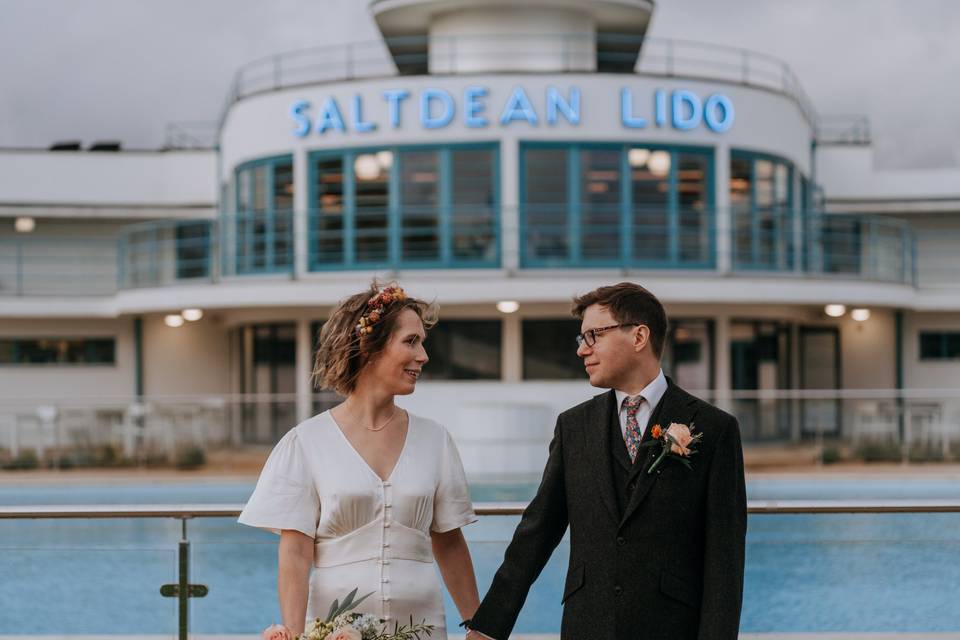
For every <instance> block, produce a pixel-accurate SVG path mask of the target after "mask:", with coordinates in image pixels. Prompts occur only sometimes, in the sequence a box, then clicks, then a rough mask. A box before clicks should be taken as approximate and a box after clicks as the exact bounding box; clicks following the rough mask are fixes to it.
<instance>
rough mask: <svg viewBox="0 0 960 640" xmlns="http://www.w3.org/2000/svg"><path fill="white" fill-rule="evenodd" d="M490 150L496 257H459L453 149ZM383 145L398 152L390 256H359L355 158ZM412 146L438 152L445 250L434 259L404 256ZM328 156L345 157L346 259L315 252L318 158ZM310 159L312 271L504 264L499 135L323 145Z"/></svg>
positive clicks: (390, 195) (390, 207)
mask: <svg viewBox="0 0 960 640" xmlns="http://www.w3.org/2000/svg"><path fill="white" fill-rule="evenodd" d="M471 149H477V150H486V151H490V153H491V167H490V171H491V179H492V185H491V188H492V190H493V204H492V205H491V208H492V214H493V215H492V220H491V223H490V232H491V233H492V236H493V243H494V247H493V249H494V251H493V256H492V257H491V258H480V259H473V260H471V259H458V258H456V256H455V255H454V251H453V239H454V235H455V231H456V229H455V225H454V224H453V223H452V219H453V214H454V213H455V210H456V205H455V204H454V203H453V153H454V152H456V151H461V150H471ZM378 151H390V152H391V153H392V154H393V162H392V163H391V166H390V173H389V175H388V183H389V188H388V193H387V198H388V202H387V246H388V251H387V257H386V259H385V260H383V261H370V262H366V261H365V262H358V261H357V256H356V251H355V242H356V235H357V227H356V212H357V205H356V188H355V187H356V181H355V176H354V168H353V163H354V160H355V159H356V157H357V155H360V154H365V153H376V152H378ZM408 151H435V152H437V154H438V171H439V173H440V176H439V182H438V188H439V204H438V208H437V211H438V218H439V219H438V227H437V233H438V235H439V237H440V254H439V257H438V258H437V259H435V260H405V259H404V258H403V237H404V236H403V234H404V231H405V230H404V227H403V211H402V208H403V205H402V201H401V188H402V185H401V179H402V163H403V157H402V156H403V153H404V152H408ZM324 158H342V159H343V175H344V185H343V189H344V194H343V207H344V214H343V215H344V221H343V228H344V235H343V243H344V249H343V250H344V259H343V260H342V261H341V262H339V263H328V262H320V261H319V260H318V259H317V257H316V252H315V247H316V243H317V235H316V229H317V225H316V216H317V215H318V211H319V207H318V206H317V190H316V180H317V171H316V164H317V161H318V160H322V159H324ZM307 165H308V171H307V173H308V180H309V184H308V190H307V198H308V230H309V235H308V241H309V246H308V254H307V255H308V269H309V270H310V271H311V272H317V271H345V270H361V269H364V270H365V269H371V270H377V269H489V268H499V267H500V265H501V255H502V235H503V234H502V229H501V220H502V217H501V214H500V202H501V194H500V144H499V142H497V141H491V142H471V143H457V144H448V145H438V144H424V145H392V146H389V145H388V146H383V145H374V146H364V147H350V148H340V149H318V150H315V151H311V152H310V153H309V154H308V155H307Z"/></svg>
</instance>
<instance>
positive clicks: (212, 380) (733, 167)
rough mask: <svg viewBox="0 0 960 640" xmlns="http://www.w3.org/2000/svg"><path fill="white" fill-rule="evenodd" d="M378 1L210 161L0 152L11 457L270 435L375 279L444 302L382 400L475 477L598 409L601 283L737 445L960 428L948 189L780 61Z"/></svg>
mask: <svg viewBox="0 0 960 640" xmlns="http://www.w3.org/2000/svg"><path fill="white" fill-rule="evenodd" d="M370 11H371V12H372V14H373V15H374V17H375V19H376V21H377V24H378V26H379V28H380V30H381V32H382V34H383V40H382V41H380V42H372V43H356V44H348V45H337V46H323V47H318V48H316V49H312V50H307V51H300V52H294V53H288V54H281V55H277V56H275V57H272V58H268V59H265V60H261V61H257V62H254V63H251V64H248V65H245V66H243V67H242V68H241V69H240V70H239V71H238V72H237V75H236V78H235V80H234V83H233V85H232V89H231V93H230V95H229V97H228V101H227V104H226V106H225V109H224V111H223V113H222V114H221V119H220V125H219V131H218V139H217V144H216V146H215V148H214V149H179V148H169V149H161V150H156V151H123V150H117V151H112V152H111V151H104V152H92V151H87V150H79V149H78V150H65V151H64V150H58V151H54V150H18V149H5V150H0V216H2V218H3V220H4V221H3V223H2V224H0V388H2V389H3V391H2V392H0V395H2V396H3V398H4V399H3V400H2V402H3V405H2V406H0V414H3V415H4V416H5V417H4V418H2V419H3V420H6V423H5V424H6V425H7V430H6V432H7V433H9V434H11V435H9V436H4V433H5V431H4V428H3V427H2V426H0V446H4V445H3V444H2V439H3V438H4V437H8V439H9V441H10V445H12V446H13V447H14V448H17V447H23V446H26V445H25V444H24V443H25V442H27V441H31V442H32V441H33V440H31V438H33V439H34V440H36V437H34V436H35V435H36V434H37V433H41V432H42V431H43V429H48V430H51V433H52V432H53V431H56V429H58V428H61V427H56V426H55V425H54V426H51V425H53V422H57V424H61V425H63V424H68V423H69V422H70V421H69V420H68V419H67V418H68V417H69V416H73V418H72V419H73V420H74V422H75V423H77V424H81V423H83V424H88V423H90V422H91V421H94V422H96V421H101V420H106V421H107V422H110V420H113V421H114V422H115V423H117V424H121V425H122V424H125V423H129V422H130V421H131V420H132V419H133V418H131V415H132V414H135V415H134V417H136V416H137V415H140V414H141V413H144V412H145V413H146V415H147V416H148V418H149V416H150V415H154V416H155V417H156V416H160V415H161V414H162V415H163V416H165V417H163V418H162V419H161V418H160V417H157V418H156V419H157V424H158V425H159V426H157V427H156V431H157V432H158V433H162V432H163V431H164V430H165V429H167V430H169V429H171V428H174V427H176V425H178V424H179V425H181V426H182V424H183V423H184V422H188V423H190V424H193V425H209V424H212V423H213V419H212V418H210V416H211V415H213V414H216V415H217V416H219V417H218V418H217V421H219V422H220V423H222V426H223V430H224V432H225V433H229V434H231V435H230V437H232V438H233V439H234V440H238V441H256V442H266V441H270V440H272V439H274V438H276V437H277V436H278V435H279V434H280V433H282V432H283V431H285V430H286V429H287V428H289V427H290V426H291V425H292V424H293V423H294V422H295V421H296V420H298V419H302V418H304V417H306V416H308V415H310V413H311V412H312V411H313V410H314V409H315V408H316V407H315V405H314V404H313V396H312V393H311V389H310V388H309V381H308V378H309V375H308V374H309V370H310V365H311V362H310V361H311V352H312V342H313V336H314V335H315V333H316V328H317V326H318V325H319V323H321V322H322V321H323V319H324V317H325V314H326V313H327V312H328V311H329V309H330V308H331V306H332V305H333V304H335V303H336V301H338V300H339V299H341V298H342V297H344V296H346V295H348V294H350V293H353V292H355V291H357V290H359V289H361V288H363V287H364V286H366V285H367V284H368V283H369V281H370V279H371V278H373V277H375V276H376V277H379V278H381V279H398V280H399V281H400V282H401V283H402V284H403V286H404V287H405V288H406V289H407V290H408V291H409V292H410V293H411V294H413V295H417V296H419V297H425V298H429V299H436V300H437V301H438V302H439V303H440V304H441V311H442V322H441V324H440V325H438V327H437V328H436V329H435V330H434V332H433V334H432V335H431V338H430V340H429V341H428V349H429V350H430V353H431V357H432V362H431V363H430V365H428V368H427V371H428V375H427V376H425V378H424V380H423V382H422V383H421V385H420V388H419V389H418V391H417V393H416V394H415V395H414V396H412V397H411V398H407V399H405V400H404V402H405V403H406V405H407V406H409V407H411V408H413V409H415V410H417V411H419V412H421V413H424V414H427V415H431V416H433V417H436V418H439V419H442V420H444V421H445V422H446V423H447V424H449V425H450V427H451V428H452V429H453V430H454V432H455V433H457V434H458V436H459V437H460V438H462V440H463V441H464V442H469V443H473V444H474V445H475V446H470V445H467V446H466V449H467V452H466V454H465V458H466V460H467V464H468V466H469V467H470V468H471V469H473V470H475V471H480V470H494V471H526V470H530V469H534V468H536V467H537V466H538V465H539V461H540V459H541V456H542V454H543V442H544V441H545V439H546V437H547V434H549V433H550V430H551V429H552V423H553V416H554V414H555V413H556V412H557V411H558V410H560V409H561V408H563V407H564V406H567V405H570V404H572V403H574V402H576V401H578V400H579V399H581V398H585V397H588V396H589V395H591V394H592V393H594V390H592V389H591V388H590V387H589V386H588V385H587V384H586V382H585V376H584V375H583V373H582V369H581V367H580V366H579V361H578V359H577V358H576V356H575V353H574V351H575V345H574V341H573V336H574V334H575V333H576V332H577V329H575V327H576V326H577V324H576V323H575V322H574V321H572V320H571V319H570V317H569V301H570V299H571V297H572V296H573V295H574V294H576V293H582V292H585V291H587V290H589V289H592V288H594V287H596V286H599V285H601V284H606V283H613V282H618V281H621V280H632V281H636V282H640V283H642V284H643V285H644V286H646V287H647V288H649V289H651V290H652V291H653V292H654V293H656V294H657V295H658V296H659V297H660V298H661V300H663V301H664V303H665V305H666V307H667V311H668V313H669V314H670V317H671V320H672V331H671V334H670V339H669V345H668V349H667V353H666V355H665V358H664V369H665V370H666V371H667V372H668V373H669V374H671V375H673V376H674V377H675V378H676V380H677V381H678V382H679V383H680V384H681V385H683V386H685V387H687V388H689V389H691V390H694V391H695V392H700V393H702V394H706V395H709V396H711V397H714V398H715V399H716V400H717V401H718V402H720V403H721V404H724V405H726V406H728V407H729V408H731V409H732V410H734V411H736V412H737V413H738V414H739V416H740V418H741V422H742V425H743V429H744V435H745V437H746V439H747V441H765V440H794V441H796V440H800V439H803V438H805V437H810V436H812V435H814V434H817V433H822V434H827V435H830V434H846V435H851V434H855V433H861V432H863V431H864V430H867V431H870V430H873V431H877V430H880V431H883V430H884V429H887V428H892V429H894V430H897V432H898V433H899V434H900V435H902V434H903V431H904V429H907V430H909V429H910V428H911V426H910V425H911V424H913V420H914V418H915V417H916V415H915V412H913V409H911V408H910V405H909V402H908V400H909V399H910V398H912V397H917V398H923V402H925V403H926V404H928V405H930V407H931V408H930V411H931V412H932V413H931V414H930V416H934V417H930V418H929V419H927V421H926V422H923V420H924V419H920V422H921V423H923V424H926V425H928V426H929V425H934V424H936V425H939V426H937V427H936V428H938V429H941V430H942V431H943V434H946V433H948V431H949V428H950V425H954V428H960V427H957V425H960V403H958V398H960V384H958V382H957V381H958V380H960V286H958V284H957V279H958V278H957V276H958V275H960V252H958V250H957V248H958V246H960V244H958V240H960V217H958V215H957V213H958V212H960V170H956V169H951V170H942V171H878V170H875V169H874V168H873V155H872V149H871V146H870V139H869V131H868V127H867V126H866V125H865V124H864V123H862V122H860V121H857V120H853V119H846V120H841V121H839V122H837V121H829V120H828V119H827V118H825V117H823V116H821V115H819V114H818V113H817V110H816V107H815V105H813V104H812V103H811V102H810V100H809V99H808V98H807V97H806V95H805V93H804V91H803V89H802V86H801V84H800V82H799V80H798V79H797V78H796V77H795V76H794V74H793V73H792V72H791V71H790V68H789V67H788V66H787V65H786V64H785V63H783V62H781V61H779V60H775V59H773V58H770V57H769V56H766V55H763V54H760V53H754V52H748V51H743V50H739V49H730V48H724V47H718V46H713V45H705V44H700V43H694V42H687V41H673V40H656V39H652V38H647V37H645V31H646V28H647V25H648V23H649V19H650V15H651V12H652V11H653V2H652V1H651V0H591V1H583V0H581V1H578V2H572V1H565V0H536V1H531V2H525V3H523V5H522V7H517V6H515V3H506V2H502V1H500V0H485V1H482V2H478V1H476V0H474V1H471V2H463V1H460V0H375V1H373V2H372V3H371V4H370ZM852 90H853V89H852V88H851V91H852ZM15 221H16V222H15ZM18 229H19V230H18ZM505 301H511V302H516V303H517V305H516V306H518V308H517V310H516V311H514V312H511V313H504V312H502V311H500V310H498V306H497V304H498V303H499V302H505ZM826 305H843V307H844V309H843V311H842V312H841V311H840V310H839V309H838V310H837V313H838V315H837V316H836V317H832V316H830V315H827V313H826V310H825V307H826ZM186 309H199V310H201V311H202V317H201V318H200V319H198V320H187V321H182V320H177V319H176V317H175V318H171V319H169V320H166V318H167V316H171V315H173V316H180V317H181V318H182V317H183V316H184V315H188V316H189V315H190V314H183V313H182V312H183V311H184V310H186ZM855 309H857V310H858V311H857V312H856V313H853V311H854V310H855ZM863 309H866V310H868V311H862V310H863ZM865 316H869V317H865ZM855 317H856V318H859V319H854V318H855ZM169 324H180V325H181V326H169ZM803 390H824V391H822V392H809V393H808V392H800V391H803ZM863 390H877V391H876V392H874V393H872V395H874V396H876V398H873V399H871V397H870V396H871V393H869V392H866V391H863ZM790 398H794V400H791V399H790ZM796 398H802V400H797V399H796ZM842 398H852V399H853V400H855V401H856V402H851V401H842ZM898 398H899V399H898ZM174 399H177V400H174ZM131 403H134V404H133V405H131ZM170 403H174V404H176V406H177V407H178V409H176V410H174V409H170V410H169V411H163V410H161V408H158V407H164V406H166V407H167V408H169V406H170ZM105 405H109V406H110V407H112V410H113V412H114V414H112V415H113V416H114V417H113V418H110V417H109V416H108V417H107V418H103V417H102V416H101V417H97V416H95V415H94V414H95V413H96V411H97V410H98V409H97V408H96V407H101V408H102V407H104V406H105ZM188 405H189V409H187V408H184V407H187V406H188ZM38 406H41V407H43V406H51V407H55V408H56V411H55V415H56V416H57V417H56V418H50V417H49V416H48V417H47V418H44V417H42V416H41V417H38V415H39V414H38V413H37V410H36V407H38ZM131 406H140V408H139V409H137V410H134V411H131ZM889 410H893V411H895V412H896V413H897V417H896V418H895V419H894V421H893V422H889V421H888V422H886V423H885V422H884V419H883V416H884V415H885V414H886V413H887V412H888V411H889ZM103 411H107V410H106V409H103ZM138 412H139V413H138ZM151 412H153V413H152V414H151ZM41 413H42V412H41ZM107 413H109V411H107ZM188 414H189V416H192V417H184V416H185V415H188ZM44 415H47V414H44ZM77 416H85V417H77ZM198 416H199V417H198ZM221 418H222V420H221ZM178 421H179V422H178ZM918 424H919V423H918ZM878 425H879V426H878ZM884 425H886V426H884ZM890 425H893V426H892V427H891V426H890ZM905 425H906V426H905ZM62 428H63V429H67V430H69V428H68V427H62ZM201 428H202V427H201ZM929 428H930V429H933V428H934V427H932V426H929ZM122 430H123V429H122V428H121V431H122ZM128 431H129V430H128ZM128 431H127V432H128ZM58 433H59V432H58ZM31 434H33V436H32V435H31ZM37 437H39V436H37ZM46 437H47V436H42V437H40V440H38V441H44V440H43V438H46ZM931 437H933V436H931ZM943 437H944V438H946V436H943ZM507 440H510V441H512V442H514V443H515V444H517V443H519V444H522V443H526V444H528V445H529V446H527V447H523V446H514V447H511V448H510V450H509V451H507V450H505V448H504V447H502V446H500V445H502V444H503V443H504V442H505V441H507ZM10 445H7V446H10ZM490 451H496V452H497V455H496V456H495V457H494V458H491V457H490V456H489V455H487V454H489V452H490ZM510 456H514V458H513V459H511V458H510Z"/></svg>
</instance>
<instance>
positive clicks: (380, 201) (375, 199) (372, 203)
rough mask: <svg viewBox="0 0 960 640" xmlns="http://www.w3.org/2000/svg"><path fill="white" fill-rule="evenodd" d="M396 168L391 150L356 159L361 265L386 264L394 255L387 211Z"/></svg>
mask: <svg viewBox="0 0 960 640" xmlns="http://www.w3.org/2000/svg"><path fill="white" fill-rule="evenodd" d="M348 157H349V156H348ZM392 166H393V154H392V153H391V152H390V151H381V152H377V153H364V154H360V155H357V156H356V157H355V158H354V160H353V174H354V185H355V189H356V214H355V226H356V240H355V243H356V260H357V262H359V263H361V264H362V263H376V262H384V261H386V260H387V258H388V257H389V255H390V252H389V243H388V238H387V234H388V228H387V226H388V218H387V211H388V207H389V203H390V170H391V167H392Z"/></svg>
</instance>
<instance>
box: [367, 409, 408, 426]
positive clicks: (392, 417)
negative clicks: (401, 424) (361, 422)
mask: <svg viewBox="0 0 960 640" xmlns="http://www.w3.org/2000/svg"><path fill="white" fill-rule="evenodd" d="M399 410H400V407H396V406H395V407H394V408H393V413H391V414H390V417H389V418H387V420H386V422H384V423H383V424H381V425H380V426H379V427H378V426H377V425H373V426H372V427H366V429H367V431H383V430H384V429H385V428H386V427H387V425H388V424H390V423H391V422H393V419H394V418H396V417H397V411H399Z"/></svg>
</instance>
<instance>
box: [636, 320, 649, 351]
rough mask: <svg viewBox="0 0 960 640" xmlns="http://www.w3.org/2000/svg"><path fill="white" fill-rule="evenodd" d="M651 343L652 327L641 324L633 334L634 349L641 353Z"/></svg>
mask: <svg viewBox="0 0 960 640" xmlns="http://www.w3.org/2000/svg"><path fill="white" fill-rule="evenodd" d="M649 344H650V327H648V326H647V325H645V324H641V325H640V326H638V327H637V331H636V333H634V334H633V350H634V351H635V352H637V353H639V352H640V351H641V350H642V349H643V348H644V347H646V346H648V345H649Z"/></svg>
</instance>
